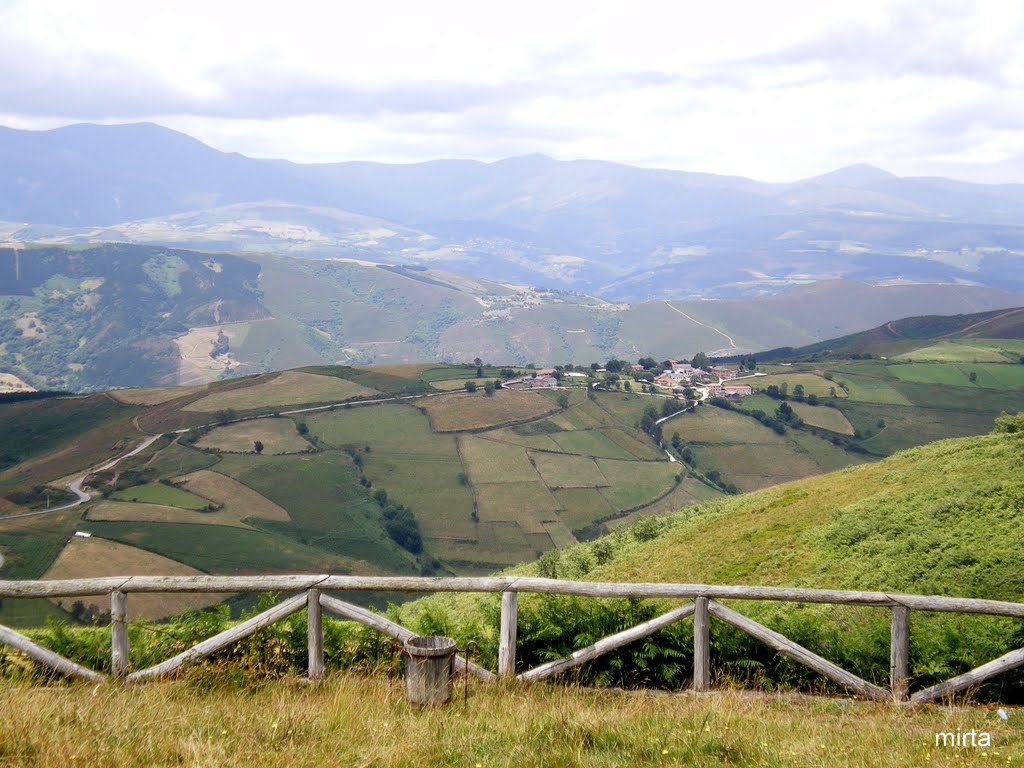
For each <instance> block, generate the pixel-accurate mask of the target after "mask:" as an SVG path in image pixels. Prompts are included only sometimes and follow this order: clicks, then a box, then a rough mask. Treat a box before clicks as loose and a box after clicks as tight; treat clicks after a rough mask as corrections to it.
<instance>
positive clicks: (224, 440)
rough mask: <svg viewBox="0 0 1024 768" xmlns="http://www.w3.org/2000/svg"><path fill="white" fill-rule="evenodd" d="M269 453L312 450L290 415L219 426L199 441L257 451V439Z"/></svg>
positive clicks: (233, 449) (233, 450) (203, 444)
mask: <svg viewBox="0 0 1024 768" xmlns="http://www.w3.org/2000/svg"><path fill="white" fill-rule="evenodd" d="M257 440H259V441H260V443H262V445H263V452H264V453H267V454H282V453H303V452H305V451H310V450H312V448H313V447H312V446H311V445H310V443H309V441H307V440H305V439H304V438H303V437H302V435H300V434H299V433H298V432H297V431H296V428H295V422H294V421H292V420H291V419H288V418H272V419H257V420H254V421H242V422H239V423H237V424H228V425H226V426H223V427H217V428H216V429H214V430H212V431H211V432H210V433H209V434H206V435H204V436H203V437H201V438H200V439H199V441H198V442H196V447H197V448H204V449H208V450H213V451H224V452H226V453H254V452H255V448H254V446H255V444H256V441H257Z"/></svg>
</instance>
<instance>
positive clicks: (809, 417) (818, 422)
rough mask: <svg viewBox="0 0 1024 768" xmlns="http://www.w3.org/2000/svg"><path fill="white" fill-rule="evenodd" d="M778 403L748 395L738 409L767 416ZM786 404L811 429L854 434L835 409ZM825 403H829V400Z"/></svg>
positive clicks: (790, 402)
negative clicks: (761, 412)
mask: <svg viewBox="0 0 1024 768" xmlns="http://www.w3.org/2000/svg"><path fill="white" fill-rule="evenodd" d="M780 402H781V401H779V400H775V399H774V398H771V397H768V396H767V395H750V396H748V397H744V398H743V400H742V401H741V402H740V407H741V408H743V410H745V411H754V410H760V411H764V412H765V413H767V414H773V413H775V410H776V409H777V408H778V407H779V403H780ZM788 402H789V406H790V407H791V408H792V409H793V411H794V412H795V413H796V415H797V416H799V417H800V418H801V419H803V421H805V422H806V423H808V424H810V425H811V426H812V427H819V428H820V429H827V430H829V431H830V432H836V433H838V434H840V435H852V434H853V433H854V428H853V425H852V424H850V421H849V419H847V418H846V416H844V415H843V412H842V411H840V410H839V409H837V408H831V407H828V406H824V405H808V404H807V403H799V402H797V401H795V400H790V401H788ZM826 402H831V398H829V400H827V401H826Z"/></svg>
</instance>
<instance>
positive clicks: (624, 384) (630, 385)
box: [622, 381, 633, 392]
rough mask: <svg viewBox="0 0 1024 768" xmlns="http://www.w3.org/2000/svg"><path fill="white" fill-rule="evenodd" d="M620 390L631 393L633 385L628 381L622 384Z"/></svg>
mask: <svg viewBox="0 0 1024 768" xmlns="http://www.w3.org/2000/svg"><path fill="white" fill-rule="evenodd" d="M622 388H623V389H624V390H626V391H627V392H632V391H633V385H632V384H630V383H629V381H624V382H622Z"/></svg>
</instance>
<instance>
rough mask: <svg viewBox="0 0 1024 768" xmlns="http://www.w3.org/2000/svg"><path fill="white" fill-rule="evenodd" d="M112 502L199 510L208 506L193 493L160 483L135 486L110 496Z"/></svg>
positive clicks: (205, 500)
mask: <svg viewBox="0 0 1024 768" xmlns="http://www.w3.org/2000/svg"><path fill="white" fill-rule="evenodd" d="M110 498H111V499H113V500H114V501H135V502H141V503H142V504H162V505H165V506H168V507H172V508H174V507H177V508H180V509H193V510H200V509H205V508H206V507H207V506H209V504H210V502H209V500H208V499H204V498H202V497H200V496H196V495H195V494H194V493H189V492H188V491H183V490H182V489H181V488H175V487H174V486H173V485H163V484H162V483H147V484H146V485H136V486H133V487H131V488H125V489H123V490H120V491H114V492H113V493H112V494H110Z"/></svg>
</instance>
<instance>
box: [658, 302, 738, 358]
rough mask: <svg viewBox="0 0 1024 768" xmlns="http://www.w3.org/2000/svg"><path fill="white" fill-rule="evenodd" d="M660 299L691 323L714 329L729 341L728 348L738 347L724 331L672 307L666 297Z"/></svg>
mask: <svg viewBox="0 0 1024 768" xmlns="http://www.w3.org/2000/svg"><path fill="white" fill-rule="evenodd" d="M662 301H663V302H665V306H666V307H668V308H669V309H671V310H674V311H675V312H678V313H679V314H680V315H682V316H683V317H685V318H686V319H687V320H689V321H690V322H691V323H696V324H697V325H702V326H704V327H705V328H709V329H711V330H712V331H714V332H715V333H717V334H718V335H719V336H721V337H723V338H724V339H725V340H726V341H728V342H729V348H730V349H738V347H737V346H736V342H734V341H733V340H732V336H730V335H729V334H727V333H725V331H720V330H718V329H717V328H715V326H713V325H708V324H707V323H702V322H701V321H700V320H698V319H697V318H695V317H690V315H688V314H686V313H685V312H683V310H681V309H679V308H678V307H673V306H672V303H671V302H670V301H669V300H668V299H662Z"/></svg>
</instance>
